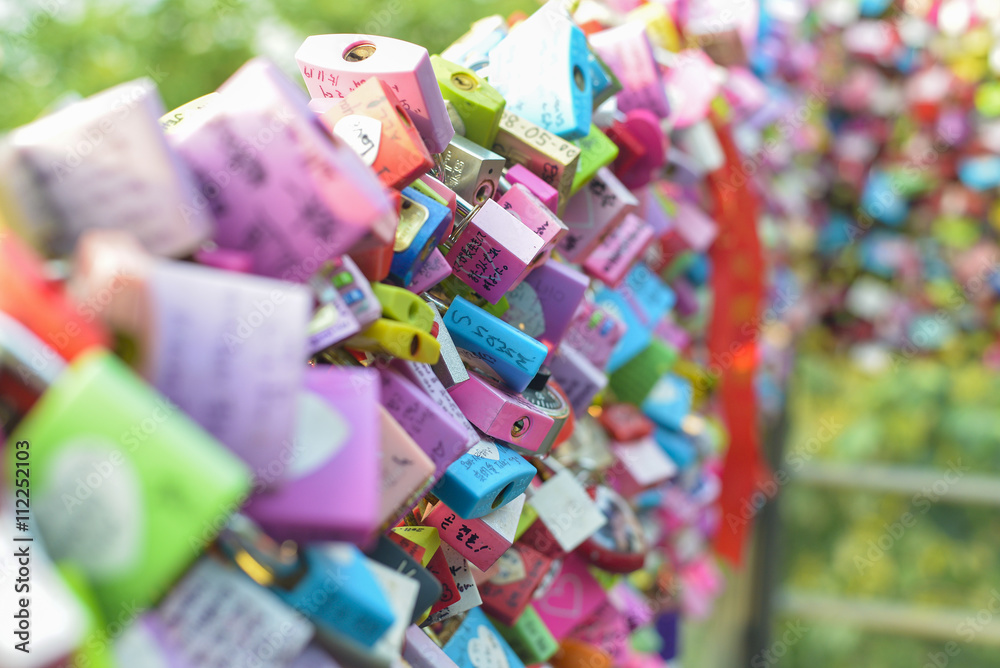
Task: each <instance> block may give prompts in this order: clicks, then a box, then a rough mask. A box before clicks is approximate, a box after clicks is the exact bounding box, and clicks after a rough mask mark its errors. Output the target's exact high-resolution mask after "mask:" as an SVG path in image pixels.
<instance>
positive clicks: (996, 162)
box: [958, 155, 1000, 191]
mask: <svg viewBox="0 0 1000 668" xmlns="http://www.w3.org/2000/svg"><path fill="white" fill-rule="evenodd" d="M958 178H959V179H960V180H961V181H962V183H964V184H965V185H967V186H969V187H970V188H972V189H973V190H980V191H981V190H989V189H991V188H996V187H997V186H1000V156H995V155H983V156H978V157H975V158H966V159H965V160H962V161H961V162H960V163H958Z"/></svg>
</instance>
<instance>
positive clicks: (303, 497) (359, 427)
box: [245, 366, 381, 545]
mask: <svg viewBox="0 0 1000 668" xmlns="http://www.w3.org/2000/svg"><path fill="white" fill-rule="evenodd" d="M379 396H380V387H379V379H378V374H377V373H376V372H375V370H374V369H361V368H353V367H337V366H317V367H310V368H308V369H306V380H305V391H304V392H300V393H299V396H298V415H297V421H298V424H297V429H296V433H295V439H294V441H293V442H291V443H289V442H286V443H285V444H284V448H283V450H282V452H281V456H280V458H279V459H277V461H276V464H277V465H278V466H279V467H280V469H281V470H280V471H279V472H280V474H281V476H280V477H281V478H283V479H284V480H285V483H284V484H283V485H282V486H281V487H280V488H279V489H277V490H275V491H268V492H261V491H260V490H259V489H258V490H257V492H258V493H257V494H256V495H255V496H253V497H251V498H250V501H249V503H248V505H247V506H246V511H245V512H246V513H247V514H248V515H249V516H250V517H251V518H253V520H254V521H256V522H257V523H258V524H259V525H260V526H261V528H263V529H264V531H266V532H267V534H268V535H269V536H271V537H272V538H274V539H275V540H278V541H284V540H294V541H297V542H307V541H316V540H324V541H326V540H344V541H350V542H352V543H356V544H359V545H364V544H366V543H367V542H369V540H370V539H371V538H372V536H374V534H375V533H376V531H377V528H378V525H379V519H380V518H379V514H380V508H379V502H380V501H379V493H378V486H379V475H380V468H379V448H380V446H379V443H380V438H381V431H380V424H379V413H378V405H379ZM258 482H259V483H266V482H267V481H266V479H259V481H258ZM260 486H263V485H260Z"/></svg>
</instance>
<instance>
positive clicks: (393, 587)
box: [365, 559, 420, 661]
mask: <svg viewBox="0 0 1000 668" xmlns="http://www.w3.org/2000/svg"><path fill="white" fill-rule="evenodd" d="M365 565H366V566H367V567H368V570H370V571H371V573H372V575H373V576H374V577H375V581H376V582H378V584H379V586H380V587H381V588H382V591H383V592H384V593H385V597H386V599H388V601H389V606H390V607H391V608H392V614H393V617H394V618H395V619H394V621H393V622H392V626H390V627H389V630H388V631H386V632H385V634H384V635H383V636H382V637H381V638H379V640H378V642H377V643H375V647H374V650H375V653H376V654H379V655H381V656H384V657H385V658H386V660H387V661H392V659H393V657H398V656H399V653H400V652H401V651H402V650H403V637H404V635H405V634H406V627H408V626H409V625H410V620H411V619H412V618H413V607H414V606H415V605H416V604H417V593H418V592H419V591H420V585H419V584H418V583H417V581H416V580H414V579H413V578H409V577H407V576H405V575H403V574H402V573H399V572H397V571H394V570H392V569H391V568H388V567H387V566H383V565H382V564H380V563H378V562H377V561H372V560H371V559H366V560H365Z"/></svg>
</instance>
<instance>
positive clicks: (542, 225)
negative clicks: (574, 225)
mask: <svg viewBox="0 0 1000 668" xmlns="http://www.w3.org/2000/svg"><path fill="white" fill-rule="evenodd" d="M497 203H498V204H500V206H502V207H503V208H504V209H506V210H507V211H510V212H511V213H513V214H514V215H515V217H517V218H518V219H519V220H520V221H521V222H522V223H524V224H525V225H526V226H527V227H528V228H529V229H530V230H531V231H532V232H534V233H535V234H537V235H538V236H539V237H540V238H541V239H542V244H543V245H542V253H543V254H548V253H550V252H551V250H552V248H553V247H554V246H555V245H556V244H557V243H558V242H559V240H560V239H562V238H563V237H564V236H566V234H567V233H568V232H569V228H567V227H566V225H565V223H563V222H562V221H561V220H559V218H558V217H557V216H556V214H554V213H552V211H551V210H549V208H548V207H547V206H545V204H543V203H542V201H541V200H540V199H538V198H537V197H535V195H534V194H533V193H532V192H531V191H530V190H529V189H528V188H527V186H522V185H519V184H515V185H513V186H511V188H510V190H508V191H507V192H505V193H504V194H503V196H501V197H500V199H499V200H497Z"/></svg>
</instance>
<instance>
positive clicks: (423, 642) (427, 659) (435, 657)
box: [403, 626, 458, 668]
mask: <svg viewBox="0 0 1000 668" xmlns="http://www.w3.org/2000/svg"><path fill="white" fill-rule="evenodd" d="M403 659H404V660H405V661H406V662H407V663H408V664H409V665H410V666H411V668H458V666H456V665H455V662H454V661H452V660H451V659H449V658H448V655H447V654H445V653H444V650H443V649H441V647H440V646H439V645H438V644H437V643H436V642H434V641H433V640H431V639H430V638H429V637H428V636H427V634H426V633H424V632H423V631H422V630H420V628H419V627H417V626H411V627H410V628H408V629H406V644H405V645H404V646H403Z"/></svg>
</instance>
